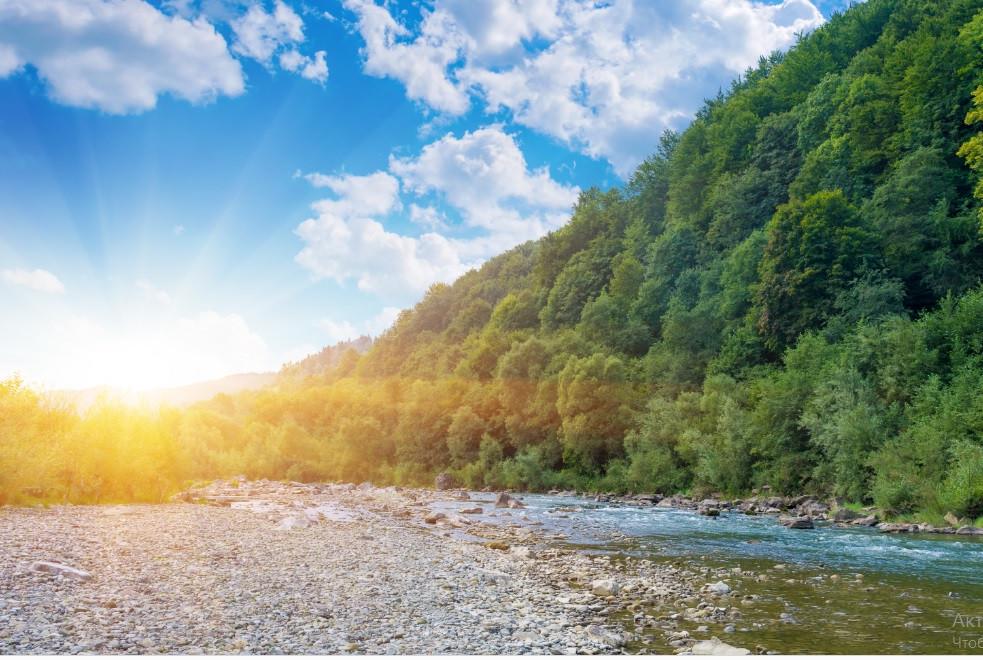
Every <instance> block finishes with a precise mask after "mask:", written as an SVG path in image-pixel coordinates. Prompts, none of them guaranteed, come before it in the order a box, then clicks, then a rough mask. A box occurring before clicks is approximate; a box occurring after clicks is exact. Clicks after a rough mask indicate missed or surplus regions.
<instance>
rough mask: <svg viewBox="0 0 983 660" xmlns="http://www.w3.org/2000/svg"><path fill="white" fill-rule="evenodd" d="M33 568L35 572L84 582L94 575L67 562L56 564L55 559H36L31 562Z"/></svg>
mask: <svg viewBox="0 0 983 660" xmlns="http://www.w3.org/2000/svg"><path fill="white" fill-rule="evenodd" d="M31 570H32V571H34V572H35V573H51V574H52V575H61V576H62V577H67V578H72V579H73V580H79V581H80V582H84V581H86V580H90V579H92V575H91V574H90V573H87V572H85V571H83V570H80V569H78V568H73V567H71V566H67V565H65V564H56V563H55V562H53V561H36V562H34V563H33V564H31Z"/></svg>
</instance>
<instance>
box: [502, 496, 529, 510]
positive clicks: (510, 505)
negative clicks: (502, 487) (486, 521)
mask: <svg viewBox="0 0 983 660" xmlns="http://www.w3.org/2000/svg"><path fill="white" fill-rule="evenodd" d="M495 506H496V507H497V508H499V509H524V508H525V507H526V505H525V504H523V503H522V502H520V501H519V500H517V499H515V498H514V497H512V496H511V495H509V494H508V493H499V494H498V499H496V500H495Z"/></svg>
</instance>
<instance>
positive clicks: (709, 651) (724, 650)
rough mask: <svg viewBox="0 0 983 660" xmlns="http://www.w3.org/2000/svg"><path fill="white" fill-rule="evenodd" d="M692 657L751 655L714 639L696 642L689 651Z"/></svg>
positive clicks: (745, 650)
mask: <svg viewBox="0 0 983 660" xmlns="http://www.w3.org/2000/svg"><path fill="white" fill-rule="evenodd" d="M690 652H691V653H692V654H693V655H751V652H750V651H748V650H747V649H742V648H738V647H736V646H731V645H730V644H727V643H726V642H721V641H720V640H719V639H717V638H716V637H712V638H711V639H709V640H706V641H702V642H697V643H696V644H694V645H693V648H692V649H690Z"/></svg>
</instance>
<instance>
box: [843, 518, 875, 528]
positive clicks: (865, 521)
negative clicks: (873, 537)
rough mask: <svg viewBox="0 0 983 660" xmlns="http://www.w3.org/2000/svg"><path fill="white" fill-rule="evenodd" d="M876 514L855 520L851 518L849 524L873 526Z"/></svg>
mask: <svg viewBox="0 0 983 660" xmlns="http://www.w3.org/2000/svg"><path fill="white" fill-rule="evenodd" d="M877 522H878V520H877V516H864V517H863V518H857V519H856V520H851V521H850V524H851V525H857V526H859V527H874V526H875V525H877Z"/></svg>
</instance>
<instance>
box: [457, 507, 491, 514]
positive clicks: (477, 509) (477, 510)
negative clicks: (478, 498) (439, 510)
mask: <svg viewBox="0 0 983 660" xmlns="http://www.w3.org/2000/svg"><path fill="white" fill-rule="evenodd" d="M484 512H485V511H484V509H482V508H481V507H480V506H473V507H471V508H470V509H459V510H458V513H466V514H469V515H475V514H479V513H484Z"/></svg>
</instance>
